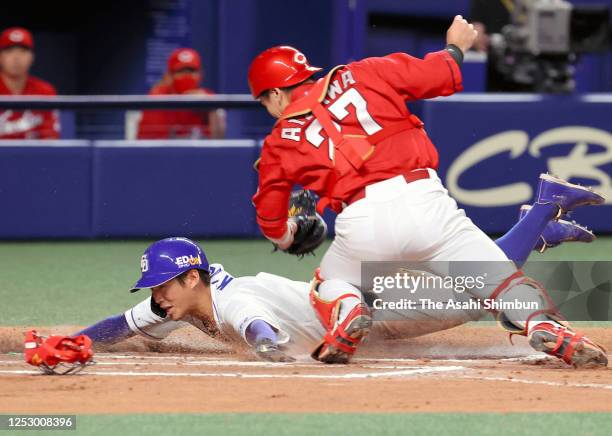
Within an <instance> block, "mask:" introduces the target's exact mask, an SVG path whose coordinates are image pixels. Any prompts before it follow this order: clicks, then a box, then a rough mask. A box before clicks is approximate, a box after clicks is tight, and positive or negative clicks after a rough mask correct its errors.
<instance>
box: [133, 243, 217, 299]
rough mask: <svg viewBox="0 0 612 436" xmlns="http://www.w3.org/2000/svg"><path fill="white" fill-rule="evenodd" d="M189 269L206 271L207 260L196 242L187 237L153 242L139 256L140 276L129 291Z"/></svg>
mask: <svg viewBox="0 0 612 436" xmlns="http://www.w3.org/2000/svg"><path fill="white" fill-rule="evenodd" d="M190 269H200V270H204V271H208V260H206V255H205V254H204V250H202V248H201V247H200V246H199V245H198V244H196V243H195V242H193V241H192V240H190V239H187V238H166V239H162V240H161V241H157V242H154V243H153V244H151V245H149V247H148V248H147V249H146V250H145V252H144V254H143V255H142V257H141V258H140V271H141V273H142V276H141V277H140V280H138V281H137V282H136V284H135V285H134V287H133V288H132V289H130V292H136V291H138V290H139V289H143V288H154V287H155V286H159V285H162V284H164V283H166V282H167V281H169V280H172V279H173V278H175V277H178V276H180V275H181V274H183V273H184V272H185V271H189V270H190Z"/></svg>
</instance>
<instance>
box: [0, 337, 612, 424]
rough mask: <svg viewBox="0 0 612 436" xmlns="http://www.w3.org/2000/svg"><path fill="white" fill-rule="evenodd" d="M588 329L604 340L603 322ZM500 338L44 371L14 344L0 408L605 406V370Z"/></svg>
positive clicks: (108, 360) (167, 358) (611, 404)
mask: <svg viewBox="0 0 612 436" xmlns="http://www.w3.org/2000/svg"><path fill="white" fill-rule="evenodd" d="M593 330H594V331H593V332H592V333H595V334H597V335H598V336H599V337H602V336H604V337H605V339H606V341H605V342H608V341H607V339H608V336H609V333H608V331H607V329H593ZM476 333H477V334H478V335H476ZM474 338H478V339H477V340H476V342H478V344H474ZM483 338H484V339H483ZM486 338H494V339H491V340H488V339H486ZM498 338H499V336H498V335H496V334H495V331H494V330H491V331H490V329H488V328H486V327H477V328H460V329H454V330H451V331H448V332H446V333H443V334H436V335H430V337H429V338H414V339H412V340H388V339H387V340H378V341H377V342H376V343H377V344H378V345H376V346H370V347H365V349H364V350H363V351H362V352H360V353H359V354H358V355H357V356H356V358H355V359H354V360H353V361H352V362H351V363H350V364H348V365H325V364H322V363H319V362H315V361H313V360H311V359H309V358H308V357H307V356H304V358H303V359H300V360H299V361H298V362H295V363H269V362H262V361H256V360H254V359H253V356H252V355H249V354H240V353H236V352H225V351H217V352H214V353H193V352H192V353H181V354H178V353H169V352H168V353H159V352H158V353H152V352H126V351H112V352H104V353H100V352H99V353H96V355H95V361H96V363H95V364H94V365H91V366H89V367H87V368H85V369H84V370H83V371H82V372H80V373H79V374H76V375H72V376H70V375H69V376H47V375H42V374H41V373H40V371H38V370H37V368H34V367H32V366H29V365H27V364H25V363H24V361H23V356H22V355H21V354H19V353H6V352H5V353H4V354H1V355H0V383H1V384H2V386H3V389H2V391H1V392H0V409H1V410H4V411H7V412H15V413H17V412H18V413H68V412H70V413H76V414H79V413H203V412H354V413H358V412H559V411H568V412H569V411H573V412H587V411H589V412H612V372H611V371H610V370H609V369H607V368H605V369H600V370H586V369H583V370H577V369H574V368H571V367H569V366H567V365H565V364H564V363H563V362H560V361H558V360H556V359H553V358H549V357H547V356H545V355H543V354H537V355H534V354H533V352H530V349H529V348H528V347H526V343H525V341H523V342H521V343H519V344H518V345H517V346H515V347H512V346H510V345H508V344H507V343H506V342H505V341H504V339H502V340H501V341H500V340H499V339H498ZM521 339H524V338H521ZM475 345H476V346H475ZM587 398H588V401H586V399H587Z"/></svg>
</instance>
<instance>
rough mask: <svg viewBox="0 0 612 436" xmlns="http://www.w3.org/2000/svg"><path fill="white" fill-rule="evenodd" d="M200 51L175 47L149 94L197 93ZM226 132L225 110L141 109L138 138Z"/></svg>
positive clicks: (200, 77)
mask: <svg viewBox="0 0 612 436" xmlns="http://www.w3.org/2000/svg"><path fill="white" fill-rule="evenodd" d="M203 78H204V71H203V69H202V62H201V60H200V55H199V54H198V52H196V51H195V50H193V49H190V48H178V49H176V50H174V51H173V52H172V53H171V54H170V57H169V58H168V70H167V71H166V73H165V75H164V77H163V78H162V80H161V81H160V82H158V83H157V84H156V85H155V86H153V88H152V89H151V91H150V92H149V95H158V96H159V95H176V94H196V95H197V94H200V95H212V94H214V92H213V91H212V90H210V89H207V88H203V87H202V86H201V82H202V80H203ZM224 136H225V112H224V111H223V110H222V109H218V110H213V111H205V110H148V111H143V112H142V118H141V119H140V123H139V126H138V139H173V138H174V139H207V138H223V137H224Z"/></svg>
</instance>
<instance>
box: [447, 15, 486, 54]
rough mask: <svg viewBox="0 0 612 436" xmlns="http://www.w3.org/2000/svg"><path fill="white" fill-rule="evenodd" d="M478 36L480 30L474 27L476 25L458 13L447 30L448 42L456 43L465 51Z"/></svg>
mask: <svg viewBox="0 0 612 436" xmlns="http://www.w3.org/2000/svg"><path fill="white" fill-rule="evenodd" d="M477 36H478V31H477V30H476V29H474V25H473V24H470V23H468V22H467V20H466V19H465V18H463V17H462V16H461V15H457V16H456V17H455V19H454V20H453V24H451V26H450V27H449V28H448V30H447V32H446V43H447V44H453V45H456V46H457V47H459V48H460V49H461V51H462V52H464V53H465V52H466V51H468V50H469V49H470V47H472V45H473V44H474V41H475V40H476V37H477Z"/></svg>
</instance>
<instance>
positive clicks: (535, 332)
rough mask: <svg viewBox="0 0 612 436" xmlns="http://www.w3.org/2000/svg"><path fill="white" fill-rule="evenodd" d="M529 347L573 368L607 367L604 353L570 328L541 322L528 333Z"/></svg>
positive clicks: (598, 346) (606, 358)
mask: <svg viewBox="0 0 612 436" xmlns="http://www.w3.org/2000/svg"><path fill="white" fill-rule="evenodd" d="M528 338H529V345H531V346H532V347H533V348H534V349H535V350H537V351H542V352H544V353H546V354H549V355H551V356H555V357H557V358H559V359H561V360H563V361H564V362H565V363H567V364H568V365H572V366H574V367H575V368H602V367H606V366H607V365H608V357H607V356H606V352H605V350H604V349H603V347H601V346H600V345H597V344H595V343H594V342H592V341H591V340H590V339H588V338H587V337H586V336H584V335H583V334H582V333H578V332H574V331H573V330H572V329H571V328H569V327H566V326H563V325H560V324H556V323H555V324H551V323H550V322H541V323H539V324H537V325H535V326H534V327H533V328H532V329H531V331H530V332H529V336H528Z"/></svg>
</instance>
